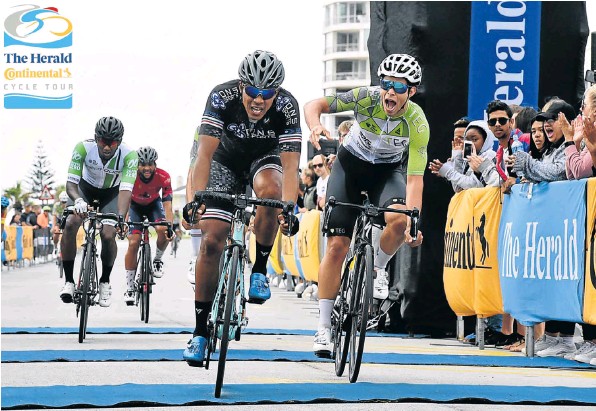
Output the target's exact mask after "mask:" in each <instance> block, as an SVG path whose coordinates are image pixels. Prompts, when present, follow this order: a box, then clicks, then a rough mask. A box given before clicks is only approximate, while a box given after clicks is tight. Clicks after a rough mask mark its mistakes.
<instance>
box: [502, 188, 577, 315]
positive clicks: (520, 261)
mask: <svg viewBox="0 0 596 411" xmlns="http://www.w3.org/2000/svg"><path fill="white" fill-rule="evenodd" d="M585 195H586V180H579V181H560V182H554V183H540V184H529V183H527V184H516V185H515V186H513V188H512V191H511V194H510V195H506V196H504V202H503V212H502V214H501V223H500V226H499V254H498V256H499V272H500V274H501V288H502V293H503V304H504V308H505V312H508V313H510V314H511V315H512V316H513V317H514V318H516V319H517V320H518V321H520V322H521V323H522V324H524V325H531V324H535V323H539V322H542V321H546V320H560V321H571V322H582V300H583V293H584V261H585V249H584V244H585V235H586V230H585V222H586V200H585ZM561 199H564V201H562V200H561Z"/></svg>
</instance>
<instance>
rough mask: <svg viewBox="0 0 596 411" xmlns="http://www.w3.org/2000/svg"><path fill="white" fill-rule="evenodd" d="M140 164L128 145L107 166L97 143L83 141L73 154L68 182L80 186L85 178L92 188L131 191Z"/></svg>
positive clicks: (119, 148) (119, 149) (118, 150)
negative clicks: (80, 182)
mask: <svg viewBox="0 0 596 411" xmlns="http://www.w3.org/2000/svg"><path fill="white" fill-rule="evenodd" d="M138 163H139V160H138V158H137V152H136V151H135V150H132V149H131V148H130V147H128V146H127V145H126V144H120V146H119V147H118V149H117V150H116V152H115V153H114V155H113V156H112V158H111V159H109V160H108V162H107V163H106V164H104V163H103V161H102V160H101V158H100V157H99V149H98V147H97V143H96V142H95V140H86V141H82V142H80V143H79V144H77V145H76V146H75V148H74V151H73V152H72V158H71V160H70V166H69V167H68V181H69V182H71V183H75V184H79V181H81V177H82V178H83V180H85V181H86V182H87V183H88V184H89V185H91V186H93V187H96V188H99V189H107V188H111V187H116V186H118V185H119V186H120V190H121V191H122V190H126V191H132V188H133V186H134V183H135V180H136V178H137V167H138Z"/></svg>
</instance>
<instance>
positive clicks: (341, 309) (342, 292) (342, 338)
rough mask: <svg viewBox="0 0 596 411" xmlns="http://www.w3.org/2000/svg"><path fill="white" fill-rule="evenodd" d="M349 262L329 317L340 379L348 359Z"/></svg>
mask: <svg viewBox="0 0 596 411" xmlns="http://www.w3.org/2000/svg"><path fill="white" fill-rule="evenodd" d="M352 261H353V260H350V261H348V262H347V263H346V266H345V268H344V273H343V275H342V278H341V287H340V289H339V298H338V299H337V301H335V305H334V307H333V314H332V316H331V325H332V327H333V328H332V332H333V358H334V359H335V375H337V376H338V377H341V376H342V375H343V373H344V370H345V368H346V361H347V359H348V349H349V346H350V332H351V330H352V327H351V317H350V316H349V313H348V308H349V301H350V300H349V294H350V290H349V287H350V284H351V283H352V277H353V275H354V270H353V269H350V265H351V262H352Z"/></svg>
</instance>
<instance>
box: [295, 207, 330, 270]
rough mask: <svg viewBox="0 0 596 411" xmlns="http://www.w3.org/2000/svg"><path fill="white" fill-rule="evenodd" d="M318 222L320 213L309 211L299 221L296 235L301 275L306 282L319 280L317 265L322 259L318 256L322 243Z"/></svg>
mask: <svg viewBox="0 0 596 411" xmlns="http://www.w3.org/2000/svg"><path fill="white" fill-rule="evenodd" d="M320 221H321V211H318V210H310V211H308V212H306V213H304V214H303V216H302V220H301V221H300V230H299V231H298V233H297V235H296V237H297V239H298V255H299V258H300V264H301V266H302V273H303V274H304V278H305V279H306V280H307V281H318V278H319V264H320V263H321V259H322V257H323V256H322V254H320V248H321V247H320V245H321V243H322V241H323V239H322V233H321V230H320V228H319V225H320Z"/></svg>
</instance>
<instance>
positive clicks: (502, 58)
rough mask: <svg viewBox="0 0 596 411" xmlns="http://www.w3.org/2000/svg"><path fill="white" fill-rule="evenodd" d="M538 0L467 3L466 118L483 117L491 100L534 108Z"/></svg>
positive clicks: (539, 14)
mask: <svg viewBox="0 0 596 411" xmlns="http://www.w3.org/2000/svg"><path fill="white" fill-rule="evenodd" d="M540 17H541V4H540V2H539V1H530V2H522V1H501V2H476V1H473V2H472V22H471V24H470V30H471V31H470V80H469V83H468V116H470V118H473V119H483V118H484V110H485V109H486V106H487V104H488V103H489V102H490V101H492V100H495V99H498V100H502V101H504V102H505V103H507V104H518V105H521V106H532V107H537V105H538V80H539V74H540V70H539V63H540Z"/></svg>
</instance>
